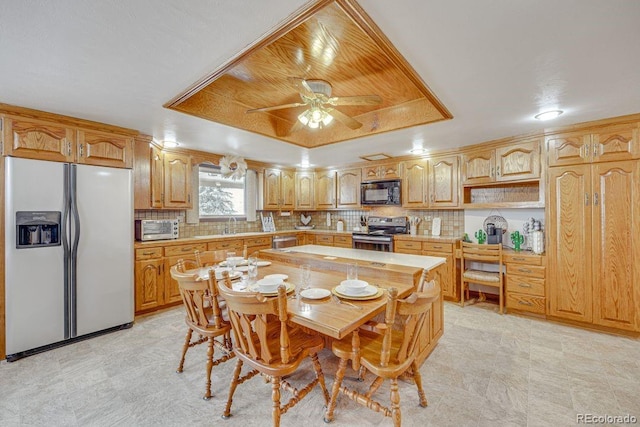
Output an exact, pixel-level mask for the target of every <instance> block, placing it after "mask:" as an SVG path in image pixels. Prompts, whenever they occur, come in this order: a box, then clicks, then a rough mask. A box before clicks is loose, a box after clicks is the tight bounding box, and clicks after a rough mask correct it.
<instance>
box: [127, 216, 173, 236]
mask: <svg viewBox="0 0 640 427" xmlns="http://www.w3.org/2000/svg"><path fill="white" fill-rule="evenodd" d="M135 224H136V227H135V228H136V240H142V241H148V240H166V239H177V238H178V220H177V219H136V223H135Z"/></svg>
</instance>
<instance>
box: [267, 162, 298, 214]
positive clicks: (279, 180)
mask: <svg viewBox="0 0 640 427" xmlns="http://www.w3.org/2000/svg"><path fill="white" fill-rule="evenodd" d="M294 194H295V171H293V170H288V169H266V170H265V171H264V208H265V209H293V208H294V204H295V200H294Z"/></svg>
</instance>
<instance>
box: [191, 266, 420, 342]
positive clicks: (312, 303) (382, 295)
mask: <svg viewBox="0 0 640 427" xmlns="http://www.w3.org/2000/svg"><path fill="white" fill-rule="evenodd" d="M266 263H267V262H264V263H263V264H266ZM211 268H212V267H205V268H201V269H199V274H200V276H201V277H203V278H204V277H206V278H208V277H209V274H210V271H211V270H210V269H211ZM271 274H284V275H286V276H287V279H286V283H287V284H289V285H293V286H289V287H290V288H292V289H291V291H290V292H289V294H288V298H287V312H288V314H289V321H290V322H292V323H294V324H297V325H299V326H302V327H305V328H307V329H310V330H313V331H316V332H318V333H320V334H323V335H325V336H327V337H330V338H333V339H343V338H345V337H347V336H349V334H351V332H353V331H354V330H356V329H358V328H359V327H360V326H362V325H364V324H365V323H366V322H368V321H369V320H371V319H373V318H374V317H375V316H377V315H378V314H379V313H382V312H384V310H385V305H386V303H387V295H388V292H387V290H388V289H389V288H391V287H395V288H396V289H397V290H398V296H399V297H400V298H403V297H406V296H408V295H410V294H411V292H412V290H413V289H414V284H413V281H412V280H407V281H406V282H405V283H403V282H398V281H390V280H387V279H385V278H381V277H376V276H375V275H360V276H359V277H358V279H359V280H364V281H366V282H368V284H370V285H372V286H374V287H376V288H378V291H377V292H376V294H375V297H374V298H371V299H366V300H361V299H351V298H347V297H344V296H342V297H339V296H337V294H336V293H335V291H334V290H335V287H336V286H338V285H340V283H341V282H342V281H343V280H345V279H346V278H347V277H346V272H340V271H332V270H324V269H320V268H313V267H312V268H311V275H310V282H309V288H310V289H314V288H319V289H326V290H327V291H329V292H330V294H329V295H327V296H326V297H324V298H320V299H311V298H305V297H303V296H302V295H301V292H300V291H301V283H302V277H301V275H302V271H301V269H300V268H299V267H297V266H293V265H291V264H287V263H283V262H277V261H269V265H263V266H260V267H258V277H257V280H259V279H261V278H264V277H265V276H267V275H271ZM232 285H233V288H234V290H244V291H247V292H250V291H251V290H250V289H255V287H253V286H251V284H249V283H248V282H247V278H246V277H242V278H241V279H237V280H234V281H233V282H232ZM324 293H326V292H324Z"/></svg>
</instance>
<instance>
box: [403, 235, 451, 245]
mask: <svg viewBox="0 0 640 427" xmlns="http://www.w3.org/2000/svg"><path fill="white" fill-rule="evenodd" d="M394 239H395V240H416V241H420V242H442V243H456V242H457V241H459V240H462V236H432V235H430V234H416V235H414V236H412V235H411V234H395V235H394Z"/></svg>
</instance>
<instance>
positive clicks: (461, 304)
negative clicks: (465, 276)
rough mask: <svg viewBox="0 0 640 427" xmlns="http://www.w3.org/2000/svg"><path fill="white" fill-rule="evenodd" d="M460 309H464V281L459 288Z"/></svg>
mask: <svg viewBox="0 0 640 427" xmlns="http://www.w3.org/2000/svg"><path fill="white" fill-rule="evenodd" d="M460 307H464V281H463V282H462V287H461V288H460Z"/></svg>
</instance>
